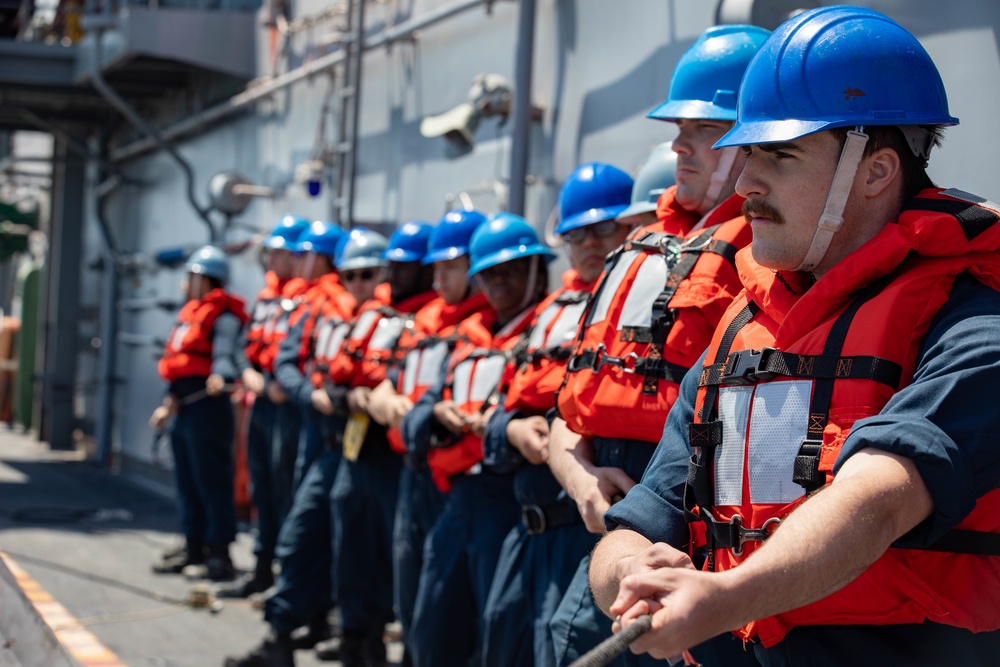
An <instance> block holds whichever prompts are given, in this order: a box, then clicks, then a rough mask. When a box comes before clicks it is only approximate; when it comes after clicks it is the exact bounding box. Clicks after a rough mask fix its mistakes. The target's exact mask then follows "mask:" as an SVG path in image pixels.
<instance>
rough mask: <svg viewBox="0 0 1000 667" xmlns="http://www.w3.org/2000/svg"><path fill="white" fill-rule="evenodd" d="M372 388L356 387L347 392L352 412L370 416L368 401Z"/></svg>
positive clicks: (348, 406)
mask: <svg viewBox="0 0 1000 667" xmlns="http://www.w3.org/2000/svg"><path fill="white" fill-rule="evenodd" d="M371 394H372V390H371V388H370V387H354V388H353V389H351V390H350V391H349V392H347V408H348V409H349V410H350V411H351V412H363V413H364V414H368V399H369V398H370V397H371Z"/></svg>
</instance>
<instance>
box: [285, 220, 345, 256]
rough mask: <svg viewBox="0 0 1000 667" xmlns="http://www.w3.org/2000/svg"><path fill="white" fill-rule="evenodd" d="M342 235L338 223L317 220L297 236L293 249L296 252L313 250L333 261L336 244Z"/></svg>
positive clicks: (335, 254) (335, 253) (342, 232)
mask: <svg viewBox="0 0 1000 667" xmlns="http://www.w3.org/2000/svg"><path fill="white" fill-rule="evenodd" d="M342 236H345V234H344V230H342V229H341V228H340V225H337V224H336V223H333V222H323V221H322V220H317V221H316V222H314V223H312V224H311V225H309V229H307V230H306V231H305V232H303V233H302V236H300V237H299V242H298V244H297V245H296V247H295V250H296V252H314V253H316V254H317V255H324V256H326V257H329V258H330V260H332V261H335V260H336V257H337V245H338V243H339V241H340V238H341V237H342Z"/></svg>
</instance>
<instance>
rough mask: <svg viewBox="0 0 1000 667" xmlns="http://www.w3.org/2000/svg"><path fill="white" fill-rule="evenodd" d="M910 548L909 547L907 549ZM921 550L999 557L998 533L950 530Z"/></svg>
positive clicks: (999, 540) (999, 538)
mask: <svg viewBox="0 0 1000 667" xmlns="http://www.w3.org/2000/svg"><path fill="white" fill-rule="evenodd" d="M908 548H910V547H908ZM917 548H922V549H924V550H926V551H945V552H948V553H958V554H974V555H977V556H1000V533H987V532H984V531H979V530H961V529H957V528H955V529H952V530H949V531H948V532H947V533H945V534H944V535H942V536H941V537H939V538H938V539H936V540H934V542H933V543H931V544H929V545H927V546H926V547H917Z"/></svg>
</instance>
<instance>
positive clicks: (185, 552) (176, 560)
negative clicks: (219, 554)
mask: <svg viewBox="0 0 1000 667" xmlns="http://www.w3.org/2000/svg"><path fill="white" fill-rule="evenodd" d="M168 554H172V555H169V557H168ZM204 562H205V547H204V545H203V544H201V543H200V542H188V543H187V544H185V545H184V548H182V549H171V550H169V551H167V552H165V553H164V554H163V559H162V560H161V561H160V562H158V563H153V572H154V573H156V574H180V573H181V572H183V571H184V568H186V567H187V566H189V565H201V564H202V563H204Z"/></svg>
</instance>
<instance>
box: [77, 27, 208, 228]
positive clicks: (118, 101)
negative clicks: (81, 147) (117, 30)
mask: <svg viewBox="0 0 1000 667" xmlns="http://www.w3.org/2000/svg"><path fill="white" fill-rule="evenodd" d="M103 40H104V32H103V31H102V30H98V31H97V34H96V35H95V36H94V67H93V71H92V72H91V79H90V83H91V84H92V85H93V86H94V88H95V89H96V90H97V92H98V94H100V96H101V97H103V98H104V99H105V100H106V101H107V102H108V104H110V105H111V106H113V107H114V108H115V109H117V110H118V113H120V114H121V115H123V116H125V118H126V119H127V120H128V122H130V123H132V125H134V126H136V127H137V128H138V129H139V130H140V131H141V132H143V133H144V134H146V136H148V137H150V138H152V139H153V141H155V142H156V144H157V145H158V146H159V147H160V148H162V149H163V150H165V151H167V153H169V154H170V156H171V157H173V158H174V161H175V162H177V164H178V165H180V168H181V170H182V171H183V172H184V178H185V181H186V184H187V197H188V201H189V202H191V207H192V208H194V210H195V211H197V213H198V215H199V216H200V217H201V219H202V220H203V221H204V222H205V225H206V226H207V227H208V240H209V243H215V242H216V237H217V233H216V231H215V225H213V224H212V219H211V218H209V217H208V211H209V209H207V208H202V207H201V205H199V204H198V200H197V199H196V198H195V195H194V169H192V168H191V165H190V164H188V161H187V160H185V159H184V157H183V156H182V155H181V154H180V153H178V152H177V149H176V148H174V147H173V145H171V144H169V143H167V141H166V140H165V139H164V138H163V137H162V136H160V134H159V132H157V131H156V130H155V129H154V128H153V126H152V125H150V124H149V123H147V122H146V121H145V120H144V119H143V118H142V116H140V115H139V114H138V113H136V111H135V110H134V109H133V108H132V107H130V106H129V105H128V103H127V102H126V101H125V100H124V99H123V98H122V97H121V96H120V95H119V94H118V93H117V92H115V90H114V89H113V88H112V87H111V86H110V85H109V84H108V82H107V81H106V80H105V79H104V74H103V73H102V72H101V63H102V61H103V54H102V51H101V42H102V41H103Z"/></svg>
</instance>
